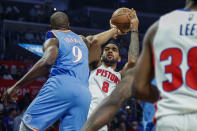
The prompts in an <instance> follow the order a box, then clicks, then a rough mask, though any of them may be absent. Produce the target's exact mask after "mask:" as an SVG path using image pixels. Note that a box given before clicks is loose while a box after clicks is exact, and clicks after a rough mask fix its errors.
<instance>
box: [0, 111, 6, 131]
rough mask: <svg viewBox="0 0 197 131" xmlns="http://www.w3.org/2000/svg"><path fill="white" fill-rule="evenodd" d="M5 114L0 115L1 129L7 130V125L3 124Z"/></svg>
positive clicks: (1, 130)
mask: <svg viewBox="0 0 197 131" xmlns="http://www.w3.org/2000/svg"><path fill="white" fill-rule="evenodd" d="M3 117H4V116H3V115H0V131H6V127H5V126H4V124H3Z"/></svg>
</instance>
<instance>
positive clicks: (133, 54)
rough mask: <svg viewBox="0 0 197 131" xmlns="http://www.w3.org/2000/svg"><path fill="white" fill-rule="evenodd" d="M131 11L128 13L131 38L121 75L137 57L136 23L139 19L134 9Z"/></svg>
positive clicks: (134, 62) (137, 37)
mask: <svg viewBox="0 0 197 131" xmlns="http://www.w3.org/2000/svg"><path fill="white" fill-rule="evenodd" d="M131 11H132V13H131V15H129V19H130V27H131V38H130V45H129V51H128V62H127V63H126V64H125V66H124V67H123V69H122V70H121V71H120V74H121V75H123V74H124V73H125V72H126V71H127V70H128V69H130V68H132V67H134V66H135V64H136V62H137V59H138V57H139V35H138V25H139V20H138V17H137V14H136V12H135V10H134V9H132V10H131Z"/></svg>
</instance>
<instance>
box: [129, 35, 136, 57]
mask: <svg viewBox="0 0 197 131" xmlns="http://www.w3.org/2000/svg"><path fill="white" fill-rule="evenodd" d="M128 55H129V56H131V57H133V58H136V59H137V58H138V56H139V37H138V32H131V41H130V45H129V52H128Z"/></svg>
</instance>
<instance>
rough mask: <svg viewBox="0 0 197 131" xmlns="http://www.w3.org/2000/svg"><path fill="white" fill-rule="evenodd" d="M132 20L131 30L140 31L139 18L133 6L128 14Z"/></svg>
mask: <svg viewBox="0 0 197 131" xmlns="http://www.w3.org/2000/svg"><path fill="white" fill-rule="evenodd" d="M128 19H129V20H130V28H129V30H130V31H138V25H139V19H138V17H137V14H136V11H135V10H134V9H133V8H132V9H131V13H130V14H129V15H128Z"/></svg>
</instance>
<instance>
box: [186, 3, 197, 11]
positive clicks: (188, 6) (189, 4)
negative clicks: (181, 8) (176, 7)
mask: <svg viewBox="0 0 197 131" xmlns="http://www.w3.org/2000/svg"><path fill="white" fill-rule="evenodd" d="M185 9H189V10H197V5H196V4H194V2H193V1H190V2H188V3H187V4H186V6H185Z"/></svg>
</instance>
